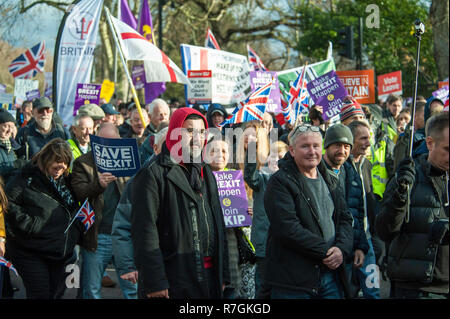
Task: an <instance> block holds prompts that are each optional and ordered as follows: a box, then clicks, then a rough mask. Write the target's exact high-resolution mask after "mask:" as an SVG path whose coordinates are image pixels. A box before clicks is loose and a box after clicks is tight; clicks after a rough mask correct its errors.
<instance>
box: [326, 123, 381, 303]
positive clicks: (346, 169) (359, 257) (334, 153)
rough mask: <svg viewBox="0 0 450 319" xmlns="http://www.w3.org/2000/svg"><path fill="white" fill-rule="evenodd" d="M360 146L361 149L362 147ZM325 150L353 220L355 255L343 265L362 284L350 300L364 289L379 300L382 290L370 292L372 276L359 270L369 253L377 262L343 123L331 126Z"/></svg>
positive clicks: (366, 294)
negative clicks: (369, 277) (369, 283)
mask: <svg viewBox="0 0 450 319" xmlns="http://www.w3.org/2000/svg"><path fill="white" fill-rule="evenodd" d="M357 146H358V148H359V147H360V146H359V145H357ZM369 146H370V145H369ZM324 147H325V155H324V157H323V159H324V162H325V165H326V166H327V168H328V170H329V172H330V175H331V176H332V177H334V178H336V179H337V180H338V181H339V184H340V187H341V190H342V192H343V193H344V195H345V199H346V202H347V205H348V208H349V210H350V212H351V214H352V217H353V252H352V255H350V256H348V258H347V260H345V261H344V262H345V264H346V270H347V273H348V275H349V276H351V275H352V273H354V274H355V280H356V278H358V279H359V282H360V283H361V285H358V287H357V288H356V289H355V290H354V291H353V293H354V294H353V293H352V296H351V297H355V295H356V293H357V291H358V290H359V287H362V288H363V289H362V291H363V294H364V297H365V298H375V299H376V298H379V291H378V290H377V289H372V290H369V289H368V288H367V287H366V286H365V281H366V280H365V279H366V277H367V276H368V275H369V274H370V273H369V274H367V272H365V271H364V269H362V270H361V269H360V268H361V267H363V266H364V265H366V263H365V262H364V261H365V257H366V255H368V253H370V258H371V262H372V261H373V263H375V262H374V260H373V259H374V252H373V248H372V246H371V245H370V246H369V241H368V238H367V235H366V231H365V225H366V224H367V214H366V211H365V209H364V208H365V202H364V188H363V185H362V180H361V176H360V174H359V173H358V172H357V170H356V166H355V163H354V162H353V160H352V158H353V157H351V158H349V157H350V152H351V151H352V148H353V134H352V131H351V130H350V128H348V127H347V126H345V125H343V124H336V125H333V126H331V127H330V128H328V130H327V131H326V133H325V141H324ZM353 269H354V271H353ZM360 270H361V271H360ZM373 290H374V291H373Z"/></svg>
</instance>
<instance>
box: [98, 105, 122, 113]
mask: <svg viewBox="0 0 450 319" xmlns="http://www.w3.org/2000/svg"><path fill="white" fill-rule="evenodd" d="M101 109H102V110H103V112H105V114H120V112H117V111H116V109H115V108H114V106H112V104H111V103H106V104H103V105H102V106H101Z"/></svg>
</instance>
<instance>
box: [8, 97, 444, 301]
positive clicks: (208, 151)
mask: <svg viewBox="0 0 450 319" xmlns="http://www.w3.org/2000/svg"><path fill="white" fill-rule="evenodd" d="M119 102H120V101H118V100H113V101H112V102H111V103H101V105H96V104H87V105H83V106H82V107H81V108H80V109H79V111H78V113H77V116H75V117H74V119H73V124H72V125H71V126H70V127H66V126H64V125H63V123H62V121H61V119H60V118H59V116H58V114H57V112H55V110H54V106H53V104H52V103H51V101H50V100H49V99H47V98H46V97H42V98H38V99H35V100H33V101H25V102H24V103H23V104H22V105H21V107H20V108H19V109H18V110H17V114H16V116H15V117H14V116H13V115H12V114H11V113H10V112H7V111H5V110H1V111H0V175H1V178H2V180H3V181H2V183H1V184H0V257H1V256H3V257H5V258H6V259H7V260H9V261H10V262H11V263H12V264H13V265H14V267H15V268H16V269H17V272H18V274H19V276H20V277H21V278H22V280H23V283H24V286H25V289H26V296H27V298H33V299H34V298H40V299H54V298H62V297H63V295H64V293H65V290H66V289H67V287H66V286H65V285H66V277H67V276H68V273H67V266H68V265H70V264H75V263H76V264H78V265H80V267H81V271H80V277H81V278H80V287H79V290H78V296H77V297H78V298H83V299H98V298H102V295H101V288H102V286H104V287H108V286H114V285H116V284H117V283H115V282H114V281H113V280H112V279H111V278H109V277H108V275H107V273H106V268H107V266H108V265H110V264H112V265H113V266H114V268H115V270H116V272H117V274H118V281H119V282H118V284H119V286H120V289H121V291H122V294H123V297H124V298H126V299H136V298H175V299H184V298H213V299H221V298H224V299H253V298H258V299H271V298H272V299H320V298H328V299H340V298H365V299H380V298H381V296H380V281H381V280H380V277H381V276H383V278H385V279H386V280H388V281H389V283H390V296H389V297H390V298H447V299H448V292H449V282H448V271H449V270H448V261H449V254H448V245H449V241H448V229H449V226H448V205H449V190H448V184H449V179H448V172H449V153H448V152H449V123H448V117H449V115H448V114H449V113H448V112H446V111H444V110H443V105H444V104H443V103H442V101H440V100H439V99H436V98H433V97H432V98H430V99H428V100H425V99H423V98H422V97H418V99H417V105H416V109H415V116H414V118H412V117H411V115H412V114H413V112H412V110H411V108H410V106H408V105H406V104H405V103H404V102H403V100H402V98H401V97H400V96H395V95H391V96H389V97H388V98H387V100H386V102H385V103H383V105H382V106H379V105H375V104H371V105H360V104H359V103H358V102H357V101H356V100H355V99H353V98H352V97H347V98H346V101H345V102H344V105H343V106H342V109H341V112H340V114H339V119H338V121H337V122H338V123H330V122H329V121H327V122H325V121H324V120H323V119H322V113H323V108H322V107H321V106H312V107H311V108H310V110H309V114H307V116H304V117H302V118H301V119H300V120H299V121H297V123H296V125H295V126H292V125H283V126H281V125H280V124H279V123H278V122H277V121H276V120H275V116H274V114H271V113H265V114H264V118H263V121H261V122H259V121H251V122H245V123H239V124H234V125H231V126H230V125H228V126H225V127H220V125H219V124H220V123H222V122H223V121H224V120H225V119H226V118H227V116H228V114H229V110H228V111H227V108H225V107H224V106H223V105H220V104H211V105H209V107H207V106H204V105H194V107H185V106H181V105H180V104H179V102H178V101H176V100H174V101H171V103H170V105H169V104H168V103H167V102H166V101H164V100H163V99H160V98H158V99H156V100H154V101H153V102H152V103H150V104H148V105H146V106H145V108H143V109H142V117H141V114H140V112H139V111H138V109H137V108H136V105H135V103H134V102H128V103H119ZM411 127H413V128H414V131H413V133H414V135H413V141H412V146H413V147H412V155H410V150H409V146H410V140H411V134H412V130H411ZM230 129H232V132H234V133H233V134H231V135H229V134H228V133H227V130H230ZM238 129H239V130H240V132H241V134H235V132H236V130H238ZM92 134H94V135H97V136H99V137H103V138H115V139H119V138H135V139H136V140H137V144H138V146H139V154H140V161H141V165H142V166H141V169H140V170H139V171H138V173H136V175H134V176H132V177H126V178H124V177H116V176H114V175H112V174H111V173H100V172H99V171H98V170H97V167H96V164H95V162H94V158H93V155H92V151H91V145H90V135H92ZM231 170H241V171H242V172H243V176H244V181H245V190H246V195H247V200H248V213H249V214H250V215H251V217H252V225H251V226H248V227H231V228H227V227H225V222H224V218H223V213H222V208H221V203H220V199H219V193H218V188H217V184H216V178H215V175H214V174H213V172H218V171H231ZM86 199H88V201H89V203H90V204H91V205H92V207H93V209H94V212H95V222H94V225H93V227H91V228H89V230H88V231H87V232H84V227H83V225H82V224H81V222H80V221H79V220H75V222H74V223H73V225H71V226H70V227H69V228H67V226H68V225H69V223H70V221H72V220H73V217H74V216H75V214H76V213H77V211H78V210H79V208H80V204H81V203H83V202H84V201H85V200H86ZM14 288H15V287H12V285H11V279H10V273H9V271H8V269H7V268H6V267H0V297H3V298H13V295H14Z"/></svg>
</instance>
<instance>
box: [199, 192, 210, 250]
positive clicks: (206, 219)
mask: <svg viewBox="0 0 450 319" xmlns="http://www.w3.org/2000/svg"><path fill="white" fill-rule="evenodd" d="M200 197H201V198H202V207H203V214H204V215H205V224H206V231H207V242H206V253H208V250H209V225H208V217H207V216H206V209H205V199H204V198H203V195H202V194H200Z"/></svg>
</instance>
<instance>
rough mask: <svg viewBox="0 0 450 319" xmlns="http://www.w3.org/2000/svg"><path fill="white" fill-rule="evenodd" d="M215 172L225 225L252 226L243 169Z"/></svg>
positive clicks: (228, 226)
mask: <svg viewBox="0 0 450 319" xmlns="http://www.w3.org/2000/svg"><path fill="white" fill-rule="evenodd" d="M213 173H214V175H215V176H216V181H217V189H218V191H219V198H220V205H221V206H222V212H223V218H224V220H225V227H227V228H230V227H242V226H250V225H251V224H252V218H251V216H250V215H249V213H248V201H247V193H246V192H245V184H244V177H243V176H242V171H220V172H213Z"/></svg>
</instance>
